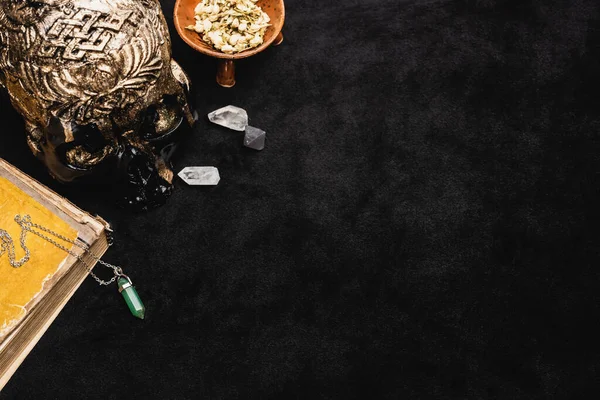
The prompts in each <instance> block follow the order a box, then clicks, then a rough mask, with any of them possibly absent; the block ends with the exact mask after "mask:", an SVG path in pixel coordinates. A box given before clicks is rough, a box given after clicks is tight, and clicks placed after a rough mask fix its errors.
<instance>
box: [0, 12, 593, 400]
mask: <svg viewBox="0 0 600 400" xmlns="http://www.w3.org/2000/svg"><path fill="white" fill-rule="evenodd" d="M162 4H163V9H164V12H165V15H166V17H167V20H168V21H169V24H170V28H171V34H172V39H173V53H174V57H175V58H176V59H177V60H178V61H179V62H180V63H181V65H182V66H183V67H184V69H185V70H186V71H187V72H188V73H189V74H190V76H191V77H192V79H193V82H194V84H195V90H196V97H197V101H198V104H197V110H198V112H199V113H200V114H201V115H202V116H204V117H205V115H206V114H207V113H208V112H209V111H212V110H214V109H216V108H218V107H221V106H224V105H227V104H234V105H237V106H240V107H243V108H245V109H246V110H248V113H249V115H250V123H251V124H252V125H254V126H257V127H260V128H263V129H265V130H266V131H267V132H268V140H267V146H266V148H265V150H263V151H262V152H256V151H253V150H250V149H246V148H244V147H242V135H240V134H239V133H235V132H233V131H228V130H226V129H224V128H221V127H218V126H215V125H211V124H209V123H208V121H207V120H206V118H204V119H202V120H201V121H200V123H199V124H198V127H197V128H196V130H195V133H194V135H193V137H192V138H190V140H189V141H188V142H187V143H186V146H185V147H186V148H185V149H184V151H182V152H180V153H179V155H178V158H177V159H176V160H175V167H176V168H175V169H176V171H179V170H180V169H181V168H183V167H185V166H188V165H213V166H216V167H218V168H219V170H220V172H221V176H222V180H221V182H220V184H219V185H218V186H216V187H211V188H193V187H186V186H185V185H184V184H182V182H181V181H178V182H177V188H176V191H175V193H174V195H173V196H172V197H171V199H170V200H169V202H168V204H167V205H166V206H164V207H162V208H160V209H157V210H154V211H151V212H148V213H143V214H132V213H128V212H126V211H124V210H119V209H116V208H115V207H114V206H113V205H112V204H111V203H109V202H107V201H106V200H105V199H104V197H103V196H102V194H101V193H100V191H101V190H100V189H98V190H93V189H91V188H85V189H83V188H81V187H65V186H61V185H58V184H56V183H54V182H53V181H52V180H51V179H50V178H49V177H48V175H47V174H46V172H45V170H44V168H43V167H42V166H41V165H40V164H39V163H38V162H37V161H35V160H34V158H33V156H31V154H30V153H29V151H28V149H27V147H26V144H25V139H24V134H23V123H22V122H21V119H20V117H19V116H18V115H17V114H16V113H15V112H14V111H13V110H12V109H11V108H10V107H9V105H8V103H7V101H6V99H5V98H2V100H1V103H0V106H1V112H0V118H1V120H2V127H0V132H1V138H0V142H1V144H0V146H1V148H0V156H2V157H3V158H5V159H6V160H8V161H9V162H11V163H13V164H14V165H16V166H17V167H19V168H21V169H22V170H23V171H25V172H27V173H29V174H31V175H32V176H33V177H35V178H37V179H38V180H40V181H42V182H43V183H45V184H48V185H49V186H50V187H51V188H53V189H54V190H56V191H58V192H59V193H60V194H62V195H65V196H67V197H68V198H69V199H71V200H72V201H74V202H75V203H76V204H78V205H79V206H81V207H82V208H84V209H86V210H88V211H90V212H92V213H97V214H100V215H102V216H103V217H105V218H106V219H107V220H109V221H110V222H111V223H112V224H113V225H114V228H115V230H116V244H115V245H114V246H113V248H112V249H111V250H110V251H109V252H108V253H107V256H106V258H105V259H106V260H107V261H110V262H116V263H122V264H124V265H126V266H127V269H126V270H127V272H128V273H129V274H130V275H131V277H132V278H133V280H134V283H135V284H136V286H137V288H138V291H139V293H140V295H141V296H142V297H143V300H144V301H145V303H146V306H147V308H148V312H147V319H146V320H145V321H140V320H137V319H135V318H133V317H132V316H131V315H130V314H129V312H128V310H127V309H126V306H125V304H124V302H123V300H122V299H121V298H120V295H119V294H118V293H117V291H116V289H115V287H110V288H105V287H97V286H96V284H95V282H93V281H92V280H91V279H88V280H87V281H86V282H85V283H84V284H83V286H82V288H81V289H80V290H79V291H78V292H77V294H76V295H75V296H74V298H73V299H72V301H71V302H70V303H69V304H68V306H67V307H66V308H65V309H64V311H63V312H62V313H61V315H60V316H59V317H58V319H57V320H56V322H55V323H54V324H53V325H52V327H51V328H50V329H49V330H48V332H47V334H46V335H45V336H44V337H43V338H42V340H41V341H40V342H39V344H38V345H37V346H36V348H35V349H34V350H33V352H32V353H31V354H30V356H29V357H28V358H27V359H26V361H25V362H24V364H23V365H22V366H21V367H20V369H19V370H18V371H17V373H16V374H15V375H14V377H13V378H12V380H11V381H10V382H9V384H8V385H7V386H6V388H5V389H4V391H3V393H2V395H0V397H1V398H2V399H5V398H6V399H34V398H35V399H46V398H48V399H55V398H56V399H59V398H60V399H66V398H73V399H74V398H82V399H83V398H86V399H121V398H135V399H149V398H157V399H158V398H160V399H199V398H202V399H237V398H242V399H249V398H263V399H269V398H281V399H290V398H291V399H296V398H298V399H321V398H322V399H333V398H336V399H337V398H339V399H351V398H373V399H380V398H381V399H397V398H411V399H421V398H436V399H446V398H457V399H465V398H472V399H486V398H490V399H493V398H494V399H495V398H503V399H537V398H584V397H583V393H585V392H586V391H587V390H589V389H593V388H592V385H595V384H596V383H597V381H596V379H597V376H598V373H599V368H600V362H599V358H598V355H599V354H600V353H599V351H598V350H599V349H598V344H597V343H598V338H599V337H600V329H599V328H598V324H597V323H596V322H597V321H598V317H599V316H598V314H599V311H600V290H599V279H598V277H599V268H600V263H599V262H598V261H599V251H600V235H599V234H598V226H599V224H598V222H599V221H598V217H597V213H596V212H597V208H598V205H599V204H600V203H599V201H600V190H599V188H600V140H599V136H598V130H599V129H600V115H599V105H598V104H599V103H598V93H599V92H598V89H599V87H600V85H599V83H600V57H599V56H600V47H599V46H600V43H599V40H598V39H599V37H600V4H599V3H598V2H597V1H594V0H573V1H552V2H550V1H542V0H523V1H509V0H504V1H503V0H471V1H451V0H448V1H442V0H440V1H419V0H412V1H408V0H407V1H400V0H361V1H357V0H347V1H343V2H335V1H331V2H325V1H317V0H307V1H299V0H296V1H293V0H288V1H287V4H286V6H287V7H286V8H287V19H286V25H285V28H284V33H285V41H284V43H283V44H282V45H281V46H279V47H276V48H271V49H268V50H267V51H265V52H264V53H261V54H260V55H257V56H255V57H253V58H251V59H248V60H244V61H241V62H239V64H238V75H237V79H238V83H237V85H236V86H235V88H233V89H223V88H220V87H218V86H217V85H216V84H215V82H214V71H215V62H214V61H213V60H212V59H209V58H205V57H204V56H201V55H199V54H197V53H195V52H194V51H192V50H191V49H190V48H188V47H187V46H186V45H185V44H184V43H183V42H182V41H181V40H180V39H179V37H178V36H177V34H176V33H175V31H174V30H173V29H172V28H173V26H172V10H173V6H174V2H173V1H164V2H162ZM590 393H591V392H590ZM588 398H589V397H588Z"/></svg>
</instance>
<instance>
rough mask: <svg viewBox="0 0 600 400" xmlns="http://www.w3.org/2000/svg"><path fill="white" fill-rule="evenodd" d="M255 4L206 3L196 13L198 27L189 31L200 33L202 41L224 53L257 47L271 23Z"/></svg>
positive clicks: (238, 0) (243, 0)
mask: <svg viewBox="0 0 600 400" xmlns="http://www.w3.org/2000/svg"><path fill="white" fill-rule="evenodd" d="M256 1H257V0H203V1H202V2H201V3H199V4H198V5H197V6H196V8H195V10H194V13H195V14H196V16H195V19H196V25H190V26H188V27H187V29H189V30H193V31H196V32H198V33H199V34H200V35H201V37H202V40H204V41H205V42H207V43H209V44H210V45H211V46H213V47H214V48H215V49H217V50H220V51H222V52H223V53H227V54H233V53H239V52H241V51H244V50H248V49H252V48H254V47H258V46H260V45H261V44H262V43H263V40H264V36H265V32H266V30H267V27H268V26H270V24H269V22H270V21H271V20H270V18H269V16H268V15H267V13H265V12H264V11H263V10H262V9H261V8H260V7H259V6H257V5H256Z"/></svg>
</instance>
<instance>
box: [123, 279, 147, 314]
mask: <svg viewBox="0 0 600 400" xmlns="http://www.w3.org/2000/svg"><path fill="white" fill-rule="evenodd" d="M117 285H119V292H121V294H122V295H123V298H124V299H125V303H127V307H129V311H131V313H132V314H133V316H134V317H137V318H140V319H144V315H145V314H146V307H144V303H142V299H140V296H139V295H138V293H137V291H136V290H135V287H133V285H132V283H131V280H130V279H129V278H125V277H123V276H121V277H120V278H119V279H118V280H117Z"/></svg>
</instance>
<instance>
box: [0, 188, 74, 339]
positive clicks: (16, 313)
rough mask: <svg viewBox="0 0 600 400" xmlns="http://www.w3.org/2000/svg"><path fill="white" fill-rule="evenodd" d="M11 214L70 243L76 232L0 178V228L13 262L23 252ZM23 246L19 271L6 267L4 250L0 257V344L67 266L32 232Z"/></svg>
mask: <svg viewBox="0 0 600 400" xmlns="http://www.w3.org/2000/svg"><path fill="white" fill-rule="evenodd" d="M15 215H30V216H31V219H32V221H33V222H34V223H37V224H39V225H42V226H44V227H47V228H50V229H52V230H53V231H55V232H57V233H60V234H61V235H63V236H65V237H67V238H69V239H71V240H75V239H76V238H77V231H75V230H74V229H73V228H72V227H71V226H70V225H69V224H68V223H67V222H65V221H63V220H62V219H61V218H59V217H58V216H57V215H55V214H53V213H52V212H50V211H49V210H48V209H47V208H46V207H44V206H43V205H41V204H40V203H38V202H37V201H36V200H34V199H33V198H32V197H31V196H29V195H27V194H26V193H25V192H23V191H22V190H21V189H19V188H18V187H17V186H15V185H14V184H13V183H11V182H10V181H9V180H7V179H5V178H3V177H0V229H2V230H5V231H7V232H8V233H9V234H10V236H11V237H12V239H13V241H14V245H15V250H16V256H17V259H20V258H21V257H22V256H23V255H24V254H25V253H24V251H23V249H22V248H21V246H20V243H19V237H20V234H21V228H20V226H19V225H18V224H17V223H16V222H15V221H14V218H15ZM26 246H27V247H28V248H29V249H30V251H31V258H30V260H29V262H27V263H26V264H24V265H23V266H22V267H20V268H14V267H12V266H11V265H10V263H9V258H8V254H7V252H6V251H5V252H4V254H3V255H2V256H0V342H2V340H3V338H5V337H6V336H7V335H8V334H9V333H10V332H11V331H12V330H13V329H14V328H15V327H16V326H18V325H19V323H20V322H21V321H23V319H24V318H25V317H26V316H27V314H28V313H29V312H30V311H31V310H32V308H33V307H34V306H35V304H37V303H38V302H39V300H41V298H42V297H43V296H44V294H45V293H47V292H48V291H49V290H50V289H51V287H52V286H53V284H54V283H55V282H56V281H57V280H58V279H59V278H60V276H61V275H63V274H64V273H65V272H66V271H65V270H66V269H68V267H69V266H68V265H66V260H67V256H68V254H67V253H65V252H64V251H63V250H61V249H58V248H57V247H55V246H54V245H52V244H51V243H49V242H47V241H45V240H43V239H42V238H40V237H38V236H36V235H33V234H32V233H28V234H27V239H26ZM68 247H70V246H68Z"/></svg>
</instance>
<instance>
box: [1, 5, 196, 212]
mask: <svg viewBox="0 0 600 400" xmlns="http://www.w3.org/2000/svg"><path fill="white" fill-rule="evenodd" d="M0 86H4V87H5V88H6V90H7V91H8V94H9V97H10V100H11V103H12V104H13V106H14V107H15V108H16V110H17V111H18V112H19V113H20V114H21V115H22V116H23V117H24V119H25V124H26V131H27V132H26V134H27V143H28V144H29V147H30V148H31V150H32V151H33V153H34V154H35V155H36V156H37V157H38V158H39V159H40V160H42V161H43V162H44V163H45V165H46V166H47V167H48V169H49V170H50V173H51V174H52V175H53V176H54V177H55V178H56V179H58V180H59V181H62V182H70V181H74V180H78V179H82V178H84V177H89V176H93V177H108V176H109V177H111V178H110V179H111V180H115V181H118V182H119V184H124V186H122V190H124V193H122V195H123V197H124V198H125V199H126V200H127V202H128V203H129V204H132V205H137V206H139V207H141V208H145V207H148V206H153V205H157V204H161V203H162V202H163V201H164V199H165V198H166V197H167V196H168V195H169V193H170V191H171V189H172V179H173V173H172V171H171V169H170V168H169V158H170V157H171V155H172V153H173V151H174V149H175V146H176V143H177V142H178V141H179V140H180V136H181V135H182V133H181V132H182V130H183V131H185V130H186V128H187V129H188V130H189V127H190V126H191V125H193V123H194V121H195V118H194V116H192V114H191V112H190V107H189V105H188V101H187V100H188V95H189V90H190V82H189V79H188V77H187V76H186V74H185V73H184V71H183V70H182V69H181V68H180V67H179V65H178V64H177V63H176V62H175V61H174V60H172V59H171V43H170V38H169V33H168V29H167V25H166V22H165V20H164V17H163V15H162V12H161V8H160V4H159V2H158V1H157V0H35V1H34V0H0Z"/></svg>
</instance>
